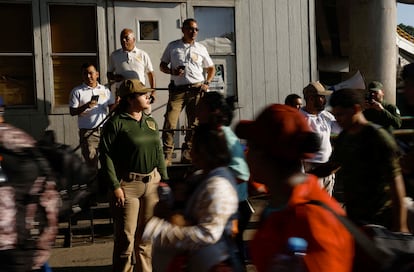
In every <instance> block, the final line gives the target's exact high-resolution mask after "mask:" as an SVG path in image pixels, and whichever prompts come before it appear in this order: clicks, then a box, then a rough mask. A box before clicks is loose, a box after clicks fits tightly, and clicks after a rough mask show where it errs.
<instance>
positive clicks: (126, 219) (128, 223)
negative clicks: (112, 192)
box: [111, 169, 161, 272]
mask: <svg viewBox="0 0 414 272" xmlns="http://www.w3.org/2000/svg"><path fill="white" fill-rule="evenodd" d="M132 175H133V176H135V178H133V180H132V181H131V179H130V178H128V177H126V178H125V179H122V180H121V188H122V190H123V191H124V194H125V205H124V207H116V206H115V203H114V201H113V199H112V201H111V206H112V209H113V216H114V231H115V234H114V235H115V237H114V239H115V240H114V251H113V268H112V271H114V272H133V271H134V266H135V271H136V272H141V271H142V272H151V271H152V258H151V253H152V252H151V250H152V245H151V244H150V243H143V242H141V237H142V233H143V231H144V228H145V224H146V223H147V222H148V220H149V219H150V218H151V217H152V216H153V212H154V206H155V204H156V203H157V202H158V192H157V188H158V185H159V183H160V180H161V177H160V174H159V173H158V171H157V170H156V169H154V171H152V172H151V173H150V174H148V175H142V174H139V173H132ZM129 176H131V173H130V174H129Z"/></svg>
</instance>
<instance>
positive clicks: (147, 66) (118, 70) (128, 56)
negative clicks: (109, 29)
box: [107, 28, 155, 99]
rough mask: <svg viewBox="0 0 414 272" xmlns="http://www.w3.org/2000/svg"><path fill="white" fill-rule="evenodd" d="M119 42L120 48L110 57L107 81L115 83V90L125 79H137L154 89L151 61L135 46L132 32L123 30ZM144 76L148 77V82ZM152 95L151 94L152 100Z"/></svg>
mask: <svg viewBox="0 0 414 272" xmlns="http://www.w3.org/2000/svg"><path fill="white" fill-rule="evenodd" d="M120 40H121V46H122V48H119V49H117V50H115V51H114V52H112V54H111V56H110V61H109V67H108V73H107V76H108V79H109V80H110V81H115V82H117V84H116V87H117V89H118V87H119V85H120V84H121V83H120V82H122V81H123V80H126V79H139V80H140V81H141V82H142V83H143V84H144V85H147V86H148V85H149V86H150V87H151V89H154V88H155V74H154V69H153V67H152V62H151V59H150V57H149V55H148V54H147V52H145V51H144V50H141V49H138V48H137V47H136V46H135V42H136V38H135V34H134V31H133V30H132V29H129V28H125V29H123V30H122V31H121V35H120ZM145 75H147V77H148V82H147V80H146V77H145ZM154 95H155V93H154V92H153V93H152V99H154Z"/></svg>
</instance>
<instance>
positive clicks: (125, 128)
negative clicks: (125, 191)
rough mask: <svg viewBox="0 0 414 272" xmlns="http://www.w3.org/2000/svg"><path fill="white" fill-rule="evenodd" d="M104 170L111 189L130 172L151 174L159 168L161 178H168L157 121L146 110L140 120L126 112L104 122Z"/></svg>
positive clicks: (102, 164) (116, 186)
mask: <svg viewBox="0 0 414 272" xmlns="http://www.w3.org/2000/svg"><path fill="white" fill-rule="evenodd" d="M99 151H100V162H101V168H102V171H103V174H104V175H105V178H106V179H107V181H108V182H109V184H110V186H111V188H112V189H117V188H119V187H120V184H119V180H120V179H121V178H122V177H125V176H127V174H128V173H129V172H136V173H141V174H148V173H150V172H151V171H152V170H153V169H154V168H157V169H158V171H159V173H160V175H161V179H162V180H168V175H167V168H166V166H165V160H164V155H163V151H162V145H161V139H160V135H159V131H158V125H157V123H156V122H155V120H154V118H152V117H151V116H148V115H145V114H143V116H142V118H141V120H140V121H137V120H135V119H134V118H132V117H131V116H130V115H129V114H127V113H119V114H116V115H114V116H113V117H112V118H111V119H110V120H108V122H107V123H106V124H105V126H104V129H103V132H102V136H101V141H100V146H99Z"/></svg>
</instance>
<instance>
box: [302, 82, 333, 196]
mask: <svg viewBox="0 0 414 272" xmlns="http://www.w3.org/2000/svg"><path fill="white" fill-rule="evenodd" d="M331 93H332V91H328V90H326V89H325V87H324V86H323V85H322V84H321V83H319V81H317V82H311V83H309V84H308V86H306V87H305V88H304V89H303V96H304V98H305V101H306V105H305V106H304V107H303V108H301V109H300V112H301V113H302V114H303V115H304V116H305V119H306V121H307V123H308V125H309V126H310V128H311V129H312V131H313V132H315V133H317V134H318V136H319V138H320V140H321V141H320V142H321V145H320V149H319V151H318V152H316V153H315V156H314V157H313V158H310V159H306V160H304V161H303V167H304V170H305V172H309V171H311V170H313V169H314V168H316V167H317V166H319V165H320V164H322V163H325V162H327V161H328V159H329V156H330V155H331V153H332V146H331V134H332V133H339V132H340V131H341V128H340V127H339V125H338V123H337V122H336V120H335V117H334V116H333V115H332V114H331V113H330V112H328V111H327V110H325V106H326V96H327V95H330V94H331ZM319 183H320V185H321V187H322V188H325V190H326V191H327V192H328V193H329V194H330V195H332V192H333V187H334V183H335V175H334V174H332V175H329V176H327V177H324V178H320V179H319Z"/></svg>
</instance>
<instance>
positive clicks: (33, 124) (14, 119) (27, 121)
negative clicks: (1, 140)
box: [4, 100, 51, 140]
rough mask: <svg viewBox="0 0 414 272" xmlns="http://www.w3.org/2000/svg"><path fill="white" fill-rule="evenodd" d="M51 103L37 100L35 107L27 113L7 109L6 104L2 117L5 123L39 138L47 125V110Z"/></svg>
mask: <svg viewBox="0 0 414 272" xmlns="http://www.w3.org/2000/svg"><path fill="white" fill-rule="evenodd" d="M50 107H51V104H50V102H48V101H44V100H38V101H37V108H38V110H37V111H36V110H35V109H34V110H33V111H31V112H27V111H25V110H22V111H25V112H27V114H20V113H18V111H19V110H20V109H19V110H18V109H8V108H7V105H6V110H5V113H4V118H5V120H6V122H7V123H9V124H11V125H13V126H15V127H18V128H20V129H22V130H24V131H26V132H27V133H29V134H30V135H31V136H32V137H33V138H35V139H36V140H39V139H40V138H41V137H43V135H44V131H45V130H46V129H47V127H48V126H49V124H50V122H49V117H48V114H47V113H48V112H49V110H50Z"/></svg>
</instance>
